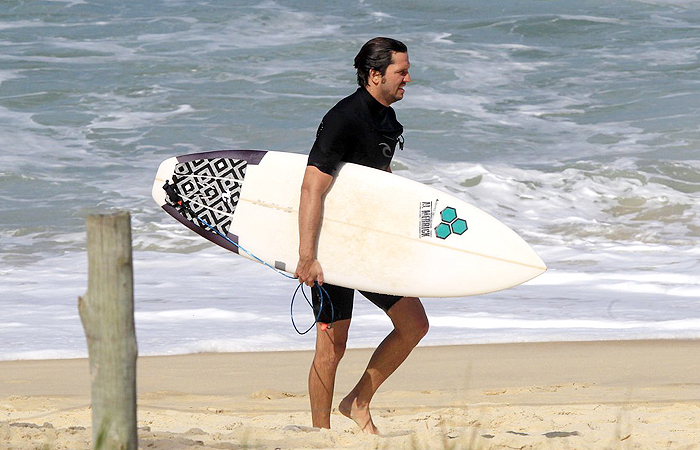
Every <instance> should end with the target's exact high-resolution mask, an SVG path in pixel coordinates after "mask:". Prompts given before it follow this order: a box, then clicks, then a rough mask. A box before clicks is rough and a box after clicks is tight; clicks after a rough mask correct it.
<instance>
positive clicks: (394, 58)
mask: <svg viewBox="0 0 700 450" xmlns="http://www.w3.org/2000/svg"><path fill="white" fill-rule="evenodd" d="M409 67H410V63H409V61H408V48H407V47H406V45H405V44H403V43H402V42H400V41H397V40H396V39H391V38H385V37H377V38H374V39H372V40H370V41H368V42H367V43H366V44H365V45H363V46H362V48H361V49H360V52H359V53H358V54H357V56H356V57H355V68H356V69H357V84H359V85H360V87H365V88H367V90H368V91H369V92H370V93H371V94H372V96H374V97H375V98H376V99H377V100H378V101H379V102H380V103H382V104H384V105H385V106H389V105H390V104H391V103H393V102H395V101H398V100H401V99H402V98H403V87H404V86H405V85H406V83H408V82H409V81H411V77H410V75H409V74H408V69H409Z"/></svg>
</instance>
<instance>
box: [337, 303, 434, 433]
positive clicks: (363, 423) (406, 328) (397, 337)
mask: <svg viewBox="0 0 700 450" xmlns="http://www.w3.org/2000/svg"><path fill="white" fill-rule="evenodd" d="M387 314H388V316H389V318H390V319H391V321H392V323H393V324H394V330H393V331H392V332H391V333H389V335H388V336H387V337H386V338H385V339H384V340H383V341H382V343H381V344H379V347H377V349H376V350H375V351H374V354H373V355H372V358H371V359H370V360H369V364H367V368H366V369H365V372H364V373H363V374H362V377H361V378H360V381H359V382H358V383H357V385H356V386H355V387H354V388H353V390H352V391H350V393H349V394H348V395H347V396H346V397H345V398H344V399H343V401H341V402H340V406H339V407H338V409H339V410H340V412H341V413H342V414H343V415H344V416H346V417H349V418H350V419H352V420H354V421H355V423H357V425H359V427H360V428H361V429H362V431H364V432H365V433H369V434H378V433H379V431H378V430H377V427H375V426H374V423H373V422H372V416H371V414H370V411H369V403H370V401H371V400H372V397H373V396H374V393H375V392H377V389H379V386H381V384H382V383H383V382H384V381H385V380H386V379H387V378H389V376H390V375H391V374H392V373H394V371H395V370H396V369H397V368H398V367H399V366H400V365H401V363H403V362H404V361H405V360H406V358H407V357H408V355H409V354H410V353H411V351H412V350H413V349H414V348H415V346H416V345H418V342H420V340H421V339H422V338H423V336H425V334H426V333H427V332H428V318H427V316H426V315H425V310H424V309H423V305H422V303H421V302H420V300H419V299H417V298H415V297H404V298H402V299H401V300H399V301H398V302H397V303H396V304H395V305H394V306H392V307H391V308H390V309H389V311H388V312H387Z"/></svg>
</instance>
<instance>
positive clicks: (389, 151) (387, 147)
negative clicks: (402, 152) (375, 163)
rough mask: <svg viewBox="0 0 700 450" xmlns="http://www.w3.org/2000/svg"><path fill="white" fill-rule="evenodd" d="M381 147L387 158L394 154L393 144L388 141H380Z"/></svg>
mask: <svg viewBox="0 0 700 450" xmlns="http://www.w3.org/2000/svg"><path fill="white" fill-rule="evenodd" d="M379 147H381V149H382V154H383V155H384V156H386V157H387V158H391V157H392V156H394V149H393V148H391V146H390V145H389V144H387V143H386V142H382V143H380V144H379Z"/></svg>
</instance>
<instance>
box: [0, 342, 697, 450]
mask: <svg viewBox="0 0 700 450" xmlns="http://www.w3.org/2000/svg"><path fill="white" fill-rule="evenodd" d="M369 356H370V351H369V350H349V351H348V352H347V353H346V356H345V359H344V360H343V361H342V363H341V366H340V369H339V375H338V381H337V384H336V394H337V395H336V400H335V405H337V403H338V401H339V400H340V399H341V398H342V397H343V396H344V394H345V393H347V391H348V390H349V389H350V388H352V386H353V385H354V383H355V382H356V381H357V378H358V377H359V375H360V373H361V372H362V370H363V369H364V365H365V364H366V362H367V360H368V359H369ZM311 358H312V354H311V353H310V352H271V353H237V354H198V355H187V356H172V357H147V358H140V359H139V367H138V392H139V394H138V426H139V427H140V431H139V438H140V448H153V449H168V450H172V449H189V448H192V449H195V448H196V449H240V448H252V449H271V450H274V449H277V448H279V449H284V450H288V449H341V448H342V449H455V450H456V449H510V448H514V449H596V450H598V449H654V450H661V449H700V341H629V342H628V341H625V342H590V343H539V344H505V345H477V346H453V347H419V348H418V349H416V350H415V351H414V353H413V354H412V355H411V357H410V358H409V359H408V361H407V362H406V363H405V364H404V365H403V366H402V367H401V368H400V369H399V371H398V372H397V373H396V374H394V376H392V378H390V379H389V380H388V381H387V382H386V383H385V385H384V386H382V388H381V389H380V390H379V392H378V393H377V395H376V396H375V399H374V402H373V416H374V421H375V423H376V424H377V426H378V427H379V429H380V430H381V431H382V432H383V434H384V435H383V436H381V437H377V436H366V435H363V434H362V433H360V432H359V431H358V430H357V428H356V426H355V424H354V423H353V422H351V421H350V420H348V419H346V418H345V417H343V416H341V415H340V414H338V413H337V412H335V413H334V415H333V418H332V427H333V428H332V429H331V430H316V429H313V428H310V427H309V425H310V422H311V417H310V413H309V407H308V397H307V393H306V379H307V374H308V368H309V365H310V361H311ZM0 414H1V415H2V416H1V417H0V449H46V450H50V449H81V450H82V449H89V448H90V442H89V441H90V435H91V431H90V427H91V411H90V375H89V369H88V362H87V361H86V360H56V361H8V362H0Z"/></svg>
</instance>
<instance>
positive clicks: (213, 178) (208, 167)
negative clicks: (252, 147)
mask: <svg viewBox="0 0 700 450" xmlns="http://www.w3.org/2000/svg"><path fill="white" fill-rule="evenodd" d="M247 166H248V162H247V161H246V160H241V159H232V158H209V159H195V160H191V161H186V162H181V163H178V164H177V165H176V166H175V171H174V173H173V178H172V179H173V184H174V185H175V189H176V190H177V192H178V193H179V194H180V196H182V198H183V199H184V200H185V201H187V202H188V203H189V206H190V208H191V210H192V211H193V212H194V213H195V214H196V215H197V216H199V218H200V219H201V220H204V221H205V222H206V223H208V224H209V225H211V226H212V227H215V228H216V229H217V231H218V232H219V233H221V234H222V235H223V236H226V235H227V234H228V230H229V227H230V226H231V217H232V215H233V212H234V211H235V210H236V205H237V204H238V199H239V198H240V196H241V188H242V187H243V179H244V178H245V172H246V167H247ZM173 206H174V205H173ZM187 215H189V214H187ZM187 219H188V220H189V221H190V222H192V223H193V224H194V225H196V226H197V227H201V225H200V222H199V220H198V219H197V217H187ZM207 231H210V232H211V233H214V231H213V230H209V229H207Z"/></svg>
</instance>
